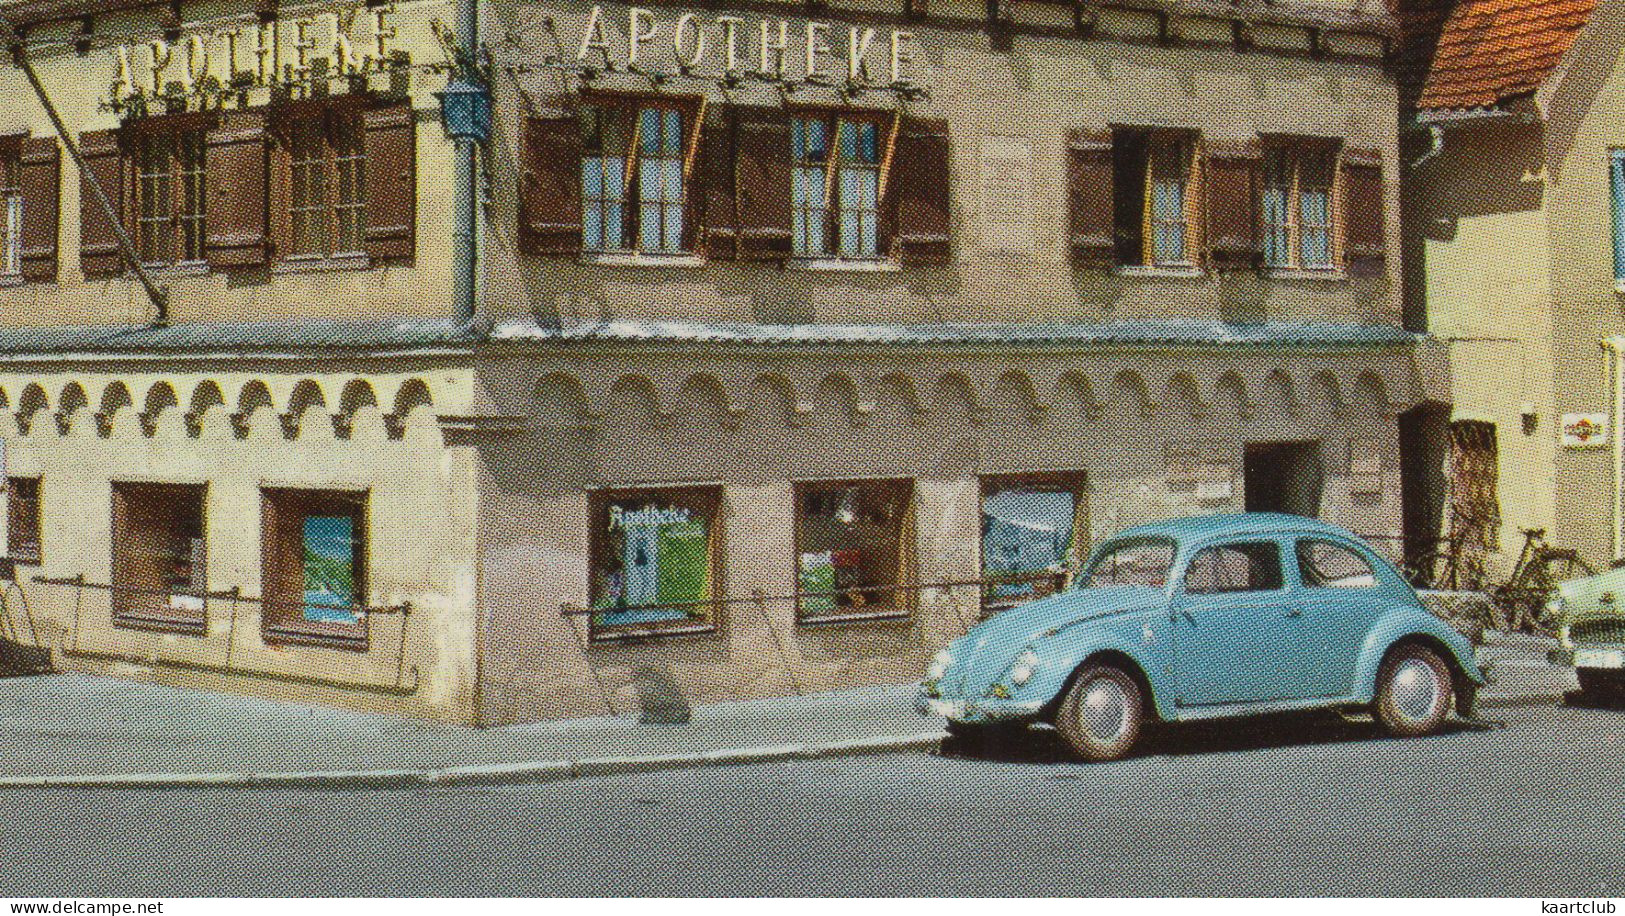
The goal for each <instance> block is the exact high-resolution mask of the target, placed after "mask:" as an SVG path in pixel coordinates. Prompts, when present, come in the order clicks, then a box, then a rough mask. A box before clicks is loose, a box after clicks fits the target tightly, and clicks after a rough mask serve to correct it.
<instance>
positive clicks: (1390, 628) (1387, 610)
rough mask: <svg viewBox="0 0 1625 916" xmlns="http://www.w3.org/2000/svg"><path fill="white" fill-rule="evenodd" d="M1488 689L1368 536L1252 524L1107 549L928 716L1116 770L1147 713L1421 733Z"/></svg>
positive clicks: (1012, 623)
mask: <svg viewBox="0 0 1625 916" xmlns="http://www.w3.org/2000/svg"><path fill="white" fill-rule="evenodd" d="M1484 683H1485V681H1484V675H1483V672H1482V671H1481V670H1480V669H1479V666H1478V664H1477V662H1476V660H1475V659H1474V656H1473V648H1472V645H1471V644H1470V643H1469V642H1468V641H1467V640H1466V639H1465V638H1463V637H1462V636H1461V635H1460V634H1459V633H1457V632H1456V631H1455V630H1453V629H1451V628H1450V627H1449V626H1448V625H1446V624H1445V623H1444V622H1443V621H1442V620H1440V619H1439V618H1437V617H1435V616H1434V615H1432V614H1430V613H1428V611H1427V610H1426V609H1425V608H1424V607H1423V606H1422V603H1421V602H1420V601H1419V600H1418V599H1417V597H1416V593H1415V592H1414V591H1412V590H1411V587H1410V586H1409V585H1408V584H1406V582H1405V580H1404V579H1403V578H1402V577H1401V576H1400V575H1399V573H1397V572H1396V571H1395V570H1394V569H1393V567H1391V566H1390V565H1388V563H1386V562H1384V561H1383V560H1382V559H1380V558H1379V557H1377V556H1376V555H1375V554H1373V553H1372V552H1371V550H1370V549H1369V548H1367V547H1366V546H1365V544H1363V543H1362V542H1361V541H1360V540H1359V538H1358V537H1356V536H1355V535H1353V534H1350V533H1349V532H1347V531H1344V530H1343V529H1341V528H1337V527H1334V526H1332V525H1327V524H1325V523H1322V522H1318V521H1315V520H1313V519H1308V518H1301V517H1298V516H1291V515H1274V514H1262V513H1254V514H1247V515H1218V516H1208V517H1198V518H1187V519H1179V520H1176V521H1170V522H1164V523H1160V524H1154V525H1146V526H1144V527H1140V528H1134V529H1131V530H1128V531H1125V532H1123V533H1122V534H1119V535H1118V536H1116V537H1114V538H1111V539H1109V540H1107V541H1106V542H1104V543H1102V544H1101V545H1100V546H1099V547H1098V548H1096V549H1095V550H1094V551H1093V553H1092V554H1091V555H1090V558H1089V562H1088V563H1087V564H1086V565H1085V567H1084V573H1083V575H1082V576H1080V577H1079V580H1078V582H1077V584H1076V585H1075V586H1074V587H1073V588H1072V589H1070V590H1068V591H1066V592H1063V593H1061V594H1058V595H1054V596H1052V597H1050V598H1046V599H1044V600H1041V601H1034V602H1032V603H1030V604H1026V605H1023V606H1021V607H1017V608H1014V609H1012V610H1009V611H1006V612H1004V613H1002V614H998V615H997V616H994V617H991V618H989V619H988V620H985V621H983V622H982V623H980V624H978V625H977V626H975V627H973V628H972V629H971V630H970V632H968V633H966V634H965V635H964V636H963V637H962V638H960V639H958V640H956V641H955V642H954V643H953V644H951V645H949V646H948V647H947V648H946V649H944V650H942V652H940V653H938V655H937V657H936V658H935V659H934V660H933V661H932V663H931V668H930V670H929V671H928V672H927V673H926V677H925V680H924V681H922V682H921V684H920V691H919V696H918V700H917V704H916V705H917V707H918V709H919V711H920V712H921V713H922V714H924V715H940V716H944V717H946V718H947V719H948V727H949V731H950V732H951V733H955V734H959V735H963V736H967V737H971V736H978V735H981V736H984V737H985V736H987V735H989V734H991V733H993V732H994V731H995V730H996V729H999V728H1001V727H1006V726H1016V727H1025V726H1026V725H1027V724H1029V723H1033V722H1052V723H1054V725H1055V727H1056V730H1057V731H1059V732H1060V733H1061V735H1062V736H1063V737H1064V738H1065V739H1066V741H1067V743H1068V744H1069V745H1070V746H1071V748H1072V749H1073V750H1074V751H1075V752H1076V753H1077V755H1078V756H1079V757H1081V758H1083V759H1086V760H1112V759H1116V758H1118V757H1121V756H1123V755H1124V754H1126V753H1128V751H1129V749H1130V748H1131V747H1133V745H1134V742H1135V740H1136V739H1137V738H1138V737H1139V734H1140V729H1141V725H1142V723H1143V722H1144V721H1145V720H1147V719H1148V718H1150V719H1158V720H1162V721H1166V722H1183V721H1190V720H1194V719H1212V718H1220V717H1227V716H1248V715H1258V714H1264V713H1274V712H1284V711H1290V710H1303V709H1317V708H1357V709H1362V710H1369V711H1370V712H1371V713H1372V715H1373V716H1374V717H1375V718H1376V720H1377V721H1378V722H1379V723H1380V724H1381V725H1382V726H1383V727H1384V728H1385V729H1386V730H1387V731H1388V732H1389V733H1391V734H1394V735H1401V736H1411V735H1425V734H1428V733H1430V732H1433V731H1435V730H1437V729H1438V728H1439V727H1440V726H1441V725H1443V724H1444V723H1445V721H1446V720H1447V719H1448V718H1449V717H1450V714H1451V711H1452V706H1454V708H1455V710H1456V711H1457V712H1459V713H1460V714H1461V715H1464V716H1466V715H1470V714H1471V712H1472V708H1473V701H1474V696H1475V694H1476V691H1477V689H1478V687H1479V686H1480V685H1482V684H1484Z"/></svg>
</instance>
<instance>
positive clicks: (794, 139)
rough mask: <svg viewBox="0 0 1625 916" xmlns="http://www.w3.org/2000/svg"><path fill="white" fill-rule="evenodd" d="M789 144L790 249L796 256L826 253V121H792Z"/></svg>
mask: <svg viewBox="0 0 1625 916" xmlns="http://www.w3.org/2000/svg"><path fill="white" fill-rule="evenodd" d="M790 144H791V153H792V154H793V155H794V157H795V163H796V166H795V172H794V173H793V175H792V177H791V192H792V194H793V195H794V212H793V214H792V217H791V218H792V224H791V227H790V228H791V239H792V241H793V243H794V251H795V253H796V254H798V255H821V254H828V253H829V246H828V244H827V242H826V239H827V238H828V233H829V222H828V209H827V208H828V207H829V201H828V200H826V199H825V194H824V192H825V190H826V188H827V182H826V181H825V175H826V171H827V165H826V163H827V162H828V160H829V136H828V129H827V125H826V123H825V122H824V121H808V120H797V121H795V122H794V123H793V124H792V126H791V131H790Z"/></svg>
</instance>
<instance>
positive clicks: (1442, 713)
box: [1373, 646, 1455, 738]
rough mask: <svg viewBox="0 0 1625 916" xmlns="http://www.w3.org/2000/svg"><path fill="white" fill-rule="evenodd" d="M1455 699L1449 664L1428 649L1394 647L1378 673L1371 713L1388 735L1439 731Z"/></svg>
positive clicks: (1407, 735) (1408, 736)
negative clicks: (1373, 705)
mask: <svg viewBox="0 0 1625 916" xmlns="http://www.w3.org/2000/svg"><path fill="white" fill-rule="evenodd" d="M1454 702H1455V697H1454V684H1453V683H1452V678H1451V676H1450V667H1449V666H1448V665H1446V664H1445V663H1444V660H1443V659H1441V658H1440V657H1439V656H1438V654H1437V653H1435V652H1434V651H1433V650H1431V649H1427V648H1425V647H1423V646H1404V647H1402V648H1399V649H1396V650H1394V652H1392V653H1391V654H1389V656H1388V657H1387V658H1386V659H1384V660H1383V662H1382V668H1381V669H1380V670H1378V672H1377V698H1376V703H1375V709H1374V710H1373V712H1374V713H1375V716H1376V720H1377V722H1378V723H1379V724H1381V725H1382V727H1383V729H1384V730H1385V731H1387V732H1388V733H1389V734H1390V735H1394V736H1396V737H1401V738H1414V737H1418V736H1421V735H1429V734H1432V733H1433V732H1436V731H1438V730H1439V728H1440V727H1441V726H1443V725H1444V723H1445V720H1446V719H1448V718H1449V717H1450V709H1451V706H1452V705H1453V704H1454Z"/></svg>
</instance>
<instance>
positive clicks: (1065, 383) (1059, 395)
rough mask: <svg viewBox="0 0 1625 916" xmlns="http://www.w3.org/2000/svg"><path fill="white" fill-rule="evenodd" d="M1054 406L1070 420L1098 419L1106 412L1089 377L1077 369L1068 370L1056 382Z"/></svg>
mask: <svg viewBox="0 0 1625 916" xmlns="http://www.w3.org/2000/svg"><path fill="white" fill-rule="evenodd" d="M1054 404H1055V406H1056V408H1057V409H1058V410H1060V411H1062V412H1063V415H1065V416H1066V417H1067V419H1068V420H1080V419H1081V420H1092V419H1097V418H1099V417H1100V415H1101V413H1102V411H1103V410H1104V407H1103V406H1102V405H1101V403H1100V401H1099V399H1097V398H1096V397H1095V388H1094V385H1092V384H1090V383H1089V376H1088V375H1086V374H1084V373H1083V372H1081V371H1079V370H1077V369H1068V370H1067V371H1065V372H1063V373H1061V377H1060V378H1058V379H1056V380H1055V398H1054Z"/></svg>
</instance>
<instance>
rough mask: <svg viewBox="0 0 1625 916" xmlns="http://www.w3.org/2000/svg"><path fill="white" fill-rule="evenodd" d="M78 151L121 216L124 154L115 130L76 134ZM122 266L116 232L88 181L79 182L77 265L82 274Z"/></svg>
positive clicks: (96, 275) (107, 272)
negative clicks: (77, 135) (77, 136)
mask: <svg viewBox="0 0 1625 916" xmlns="http://www.w3.org/2000/svg"><path fill="white" fill-rule="evenodd" d="M79 153H80V155H82V156H83V157H84V160H85V171H86V173H88V174H89V175H91V176H94V177H95V179H96V181H97V183H99V184H100V185H101V188H102V191H103V192H105V193H106V194H107V199H108V201H109V202H111V203H112V205H113V211H114V213H115V214H117V215H118V218H119V219H121V220H122V219H123V218H124V216H123V214H124V155H123V148H122V145H121V144H120V142H119V132H118V131H116V130H92V131H86V132H85V133H82V134H80V135H79ZM123 267H124V258H123V255H122V254H121V253H120V251H119V243H118V233H117V232H116V231H115V229H114V227H113V224H112V223H111V222H109V221H108V219H107V214H106V213H104V212H103V211H102V208H101V204H100V203H98V202H97V200H96V194H95V192H94V191H92V190H91V188H90V182H89V181H88V180H83V179H81V181H80V182H79V269H80V270H82V271H83V272H84V275H85V277H86V278H91V279H101V278H106V277H111V276H116V275H117V274H118V273H119V272H120V271H121V270H123Z"/></svg>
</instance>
